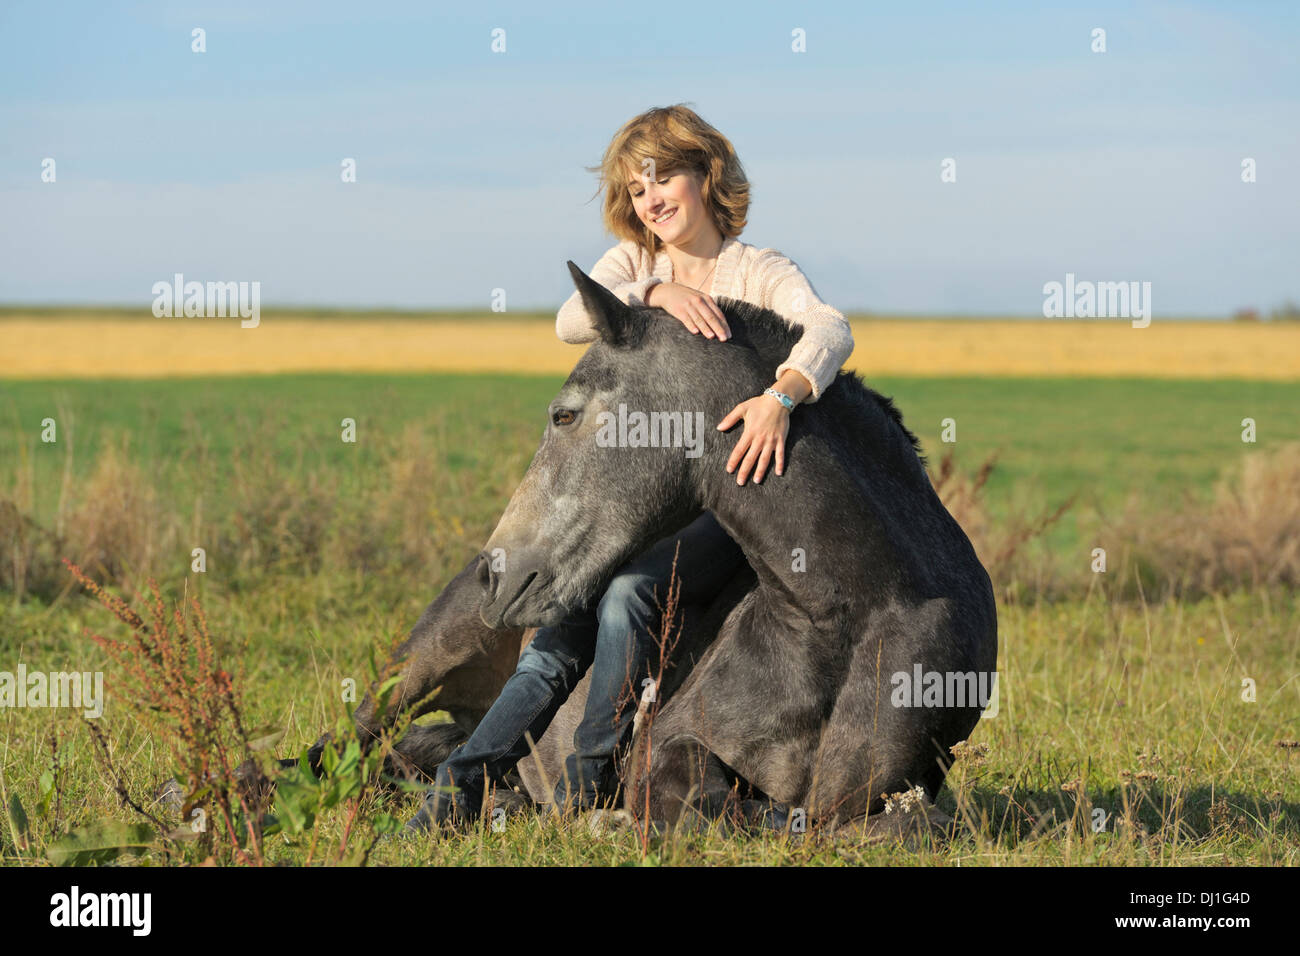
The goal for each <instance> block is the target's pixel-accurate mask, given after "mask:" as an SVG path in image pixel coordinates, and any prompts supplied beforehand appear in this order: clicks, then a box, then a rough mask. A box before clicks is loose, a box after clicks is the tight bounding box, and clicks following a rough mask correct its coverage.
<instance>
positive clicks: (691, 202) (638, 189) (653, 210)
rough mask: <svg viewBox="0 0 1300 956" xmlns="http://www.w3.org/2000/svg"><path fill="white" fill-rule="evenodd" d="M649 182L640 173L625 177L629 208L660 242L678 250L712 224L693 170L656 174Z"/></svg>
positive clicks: (697, 178)
mask: <svg viewBox="0 0 1300 956" xmlns="http://www.w3.org/2000/svg"><path fill="white" fill-rule="evenodd" d="M656 175H657V177H658V178H656V179H650V178H649V177H647V176H645V175H643V174H642V173H641V172H632V173H629V175H628V186H627V189H628V194H629V195H630V196H631V197H632V208H633V210H634V211H635V212H636V216H637V218H638V219H640V220H641V222H643V223H645V224H646V225H647V226H649V227H650V229H651V230H652V231H653V232H654V233H655V235H657V236H658V237H659V238H660V239H661V240H662V241H663V242H665V243H668V244H669V245H674V246H682V245H687V244H689V243H690V242H691V241H692V240H694V239H695V238H696V237H697V236H698V235H699V234H700V231H701V230H706V229H708V228H709V226H710V224H711V223H712V219H711V217H710V216H709V210H708V207H707V206H706V205H705V203H704V196H703V195H702V194H701V192H700V181H699V176H698V174H697V173H696V172H694V171H693V170H688V169H682V170H676V171H670V172H663V171H659V172H657V174H656Z"/></svg>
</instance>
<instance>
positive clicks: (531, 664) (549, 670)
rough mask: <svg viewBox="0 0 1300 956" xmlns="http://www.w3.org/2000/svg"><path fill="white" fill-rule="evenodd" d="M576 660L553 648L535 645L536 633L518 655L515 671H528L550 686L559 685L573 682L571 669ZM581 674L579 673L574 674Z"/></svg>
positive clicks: (575, 664) (575, 665)
mask: <svg viewBox="0 0 1300 956" xmlns="http://www.w3.org/2000/svg"><path fill="white" fill-rule="evenodd" d="M576 667H577V661H574V660H571V659H570V658H568V657H566V656H565V655H564V654H561V653H559V652H557V651H553V650H542V649H540V648H539V647H538V646H537V635H535V636H534V637H533V640H532V641H530V642H529V644H528V646H527V647H525V648H524V650H523V653H522V654H520V655H519V662H518V663H517V664H516V665H515V670H516V671H530V672H532V673H534V674H536V675H538V676H539V677H541V679H542V680H544V681H546V683H547V684H549V685H550V686H552V687H560V686H563V685H566V684H569V683H571V682H573V678H574V677H575V675H574V674H573V671H574V670H575V668H576ZM576 676H579V677H580V676H581V675H576Z"/></svg>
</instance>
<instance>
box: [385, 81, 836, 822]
mask: <svg viewBox="0 0 1300 956" xmlns="http://www.w3.org/2000/svg"><path fill="white" fill-rule="evenodd" d="M598 170H599V172H600V176H601V186H602V187H603V188H604V189H605V205H604V224H605V227H606V229H607V230H608V231H609V232H611V233H612V234H614V235H615V236H617V237H619V238H620V239H621V240H622V241H621V242H619V244H618V245H617V246H615V247H614V248H612V249H610V250H609V251H608V252H607V253H605V255H604V256H602V257H601V259H600V261H599V262H597V263H596V265H595V266H594V267H593V268H592V270H591V273H590V275H591V277H592V278H593V279H595V280H596V281H597V282H599V283H601V284H602V285H604V286H605V287H606V288H608V289H609V290H610V291H611V292H613V293H614V295H615V296H617V297H618V298H619V299H620V300H622V301H623V302H625V303H627V304H628V305H632V306H642V305H649V306H653V307H655V308H658V309H662V310H664V312H665V313H667V315H666V316H665V318H664V321H677V322H681V323H682V324H683V325H685V326H686V328H688V329H690V330H691V331H692V332H694V333H696V334H699V335H703V336H705V337H706V338H709V339H716V340H718V341H725V340H726V339H727V338H728V337H729V336H730V329H728V327H727V320H726V317H725V316H724V315H723V314H722V310H721V309H719V308H718V305H717V303H716V301H715V298H717V297H723V296H726V297H729V298H732V299H741V300H744V301H746V302H752V303H755V304H757V305H761V306H763V307H765V308H768V309H771V310H773V311H774V312H776V313H778V314H779V315H781V316H782V317H783V318H786V319H788V320H789V321H790V322H791V323H795V324H797V325H799V326H801V327H802V328H803V335H802V336H801V338H800V339H799V341H798V343H797V344H796V345H795V347H794V348H793V350H792V351H791V352H790V355H789V357H788V358H787V359H786V360H785V361H784V362H783V363H781V365H780V366H779V367H778V368H777V370H776V380H775V381H774V382H773V383H772V387H771V388H769V389H767V390H766V391H764V392H763V393H762V394H760V395H755V396H754V397H753V398H750V399H748V400H746V401H744V402H741V403H740V404H739V405H737V406H736V407H735V408H734V409H732V410H731V412H729V413H728V414H727V415H726V417H724V418H723V419H722V421H721V422H719V423H718V425H719V427H720V428H722V429H724V430H725V429H728V428H731V427H732V426H733V425H735V424H737V423H739V422H743V423H744V428H743V431H742V433H741V435H740V436H739V437H738V439H737V441H736V446H735V449H734V450H733V451H732V454H731V456H730V458H729V460H728V461H727V471H728V472H729V473H732V474H734V475H735V477H736V482H737V483H738V484H741V485H743V484H745V482H746V481H747V480H749V479H750V478H751V477H752V478H753V480H754V481H755V482H761V481H762V480H763V477H764V475H765V474H766V473H767V471H768V469H769V467H774V470H775V472H776V474H778V475H780V474H782V473H783V472H784V470H785V438H786V434H787V432H788V431H789V427H790V415H791V413H792V410H793V409H794V408H795V406H796V405H799V404H800V403H802V402H815V401H817V399H818V398H820V397H821V394H822V392H823V391H824V390H825V389H826V388H827V387H828V386H829V385H830V383H831V382H832V381H834V379H835V375H836V373H837V372H838V371H839V369H840V366H842V365H843V364H844V362H845V360H846V359H848V357H849V354H850V353H851V352H852V351H853V336H852V334H851V333H850V331H849V326H848V323H847V322H845V321H844V316H843V315H841V314H840V313H839V312H838V311H836V310H835V309H833V308H831V307H830V306H829V305H826V304H825V303H823V302H822V301H821V300H820V299H819V298H818V297H817V294H816V292H814V291H813V287H812V285H811V284H810V283H809V282H808V280H807V278H805V276H804V274H803V273H802V272H801V271H800V270H799V267H798V266H796V265H795V264H794V263H793V262H791V261H790V260H789V259H787V258H786V257H785V256H783V255H781V253H779V252H777V251H776V250H775V249H757V248H755V247H754V246H751V245H748V244H746V243H743V242H740V241H739V240H738V239H737V238H736V237H737V236H738V235H739V234H740V232H741V230H742V229H743V228H744V226H745V223H746V216H747V213H748V209H749V183H748V181H747V180H746V178H745V173H744V170H743V168H742V167H741V165H740V161H739V160H738V159H737V158H736V152H735V150H734V148H733V147H732V145H731V143H730V142H729V141H728V140H727V138H726V137H725V136H723V135H722V134H721V133H719V132H718V131H717V130H716V129H714V128H713V127H712V126H710V125H709V124H708V123H706V122H705V121H704V120H703V119H701V118H700V117H699V116H698V115H696V114H695V112H694V111H692V110H691V109H689V108H687V107H685V106H682V105H678V106H670V107H665V108H659V109H652V110H649V111H647V112H645V113H642V114H641V115H640V116H637V117H635V118H634V119H632V120H631V121H630V122H629V123H627V124H626V125H625V126H624V127H623V128H622V129H621V130H620V131H619V132H618V134H617V135H616V136H615V137H614V140H613V142H611V143H610V146H609V148H608V149H607V150H606V151H605V156H604V159H603V161H602V163H601V165H600V166H599V167H598ZM556 332H557V334H558V335H559V337H560V338H561V339H563V340H564V341H565V342H575V343H581V342H590V341H592V340H594V339H595V338H596V337H597V333H596V331H595V329H594V328H593V326H592V323H591V320H590V318H589V316H588V315H587V314H586V312H585V311H584V308H583V304H582V300H581V297H580V296H579V294H578V293H576V292H575V293H574V294H573V295H572V296H571V297H570V298H569V300H568V301H567V302H566V303H565V304H564V306H563V307H562V308H561V309H560V311H559V315H558V316H557V319H556ZM679 544H680V549H679V548H678V545H679ZM674 555H676V556H677V569H676V573H677V578H678V580H679V581H680V586H681V593H680V598H679V601H680V602H682V603H691V602H696V601H704V600H707V599H708V598H710V597H712V596H713V595H714V594H716V593H717V592H718V590H719V589H720V588H721V587H722V586H723V585H724V584H725V583H726V582H727V580H728V579H729V578H730V577H731V575H732V574H733V573H734V572H735V571H736V569H737V568H738V567H739V566H740V564H741V562H742V561H744V555H743V554H742V553H741V551H740V548H739V547H738V546H737V545H736V543H735V542H734V541H732V540H731V538H730V537H729V536H728V535H727V533H726V532H725V531H724V530H723V529H722V527H721V526H720V525H719V524H718V522H717V520H716V519H715V518H714V517H713V515H712V514H710V513H708V512H705V513H704V514H702V515H700V516H699V517H698V518H696V519H695V520H694V521H693V522H692V523H690V524H689V525H687V526H686V527H685V528H683V529H682V530H680V531H678V532H677V533H675V534H673V535H670V536H668V537H667V538H664V539H663V540H662V541H659V542H658V543H656V544H655V545H653V546H652V547H651V548H650V549H649V550H648V551H646V552H645V553H644V554H642V555H640V556H638V557H636V558H634V559H633V560H632V561H630V562H628V563H627V564H626V565H624V567H623V568H621V569H620V570H619V571H618V572H617V573H616V574H615V575H614V577H613V579H612V580H611V582H610V584H609V586H608V588H607V589H606V591H605V594H604V595H603V597H602V598H601V599H600V600H599V602H598V603H597V604H596V605H595V606H594V607H590V608H585V609H583V610H581V611H579V612H577V613H575V614H573V615H571V616H570V617H569V618H568V619H567V620H565V621H564V622H562V623H561V624H559V625H556V626H553V627H546V628H541V629H540V630H539V631H538V632H537V634H536V636H535V637H534V638H533V640H532V642H531V643H530V644H529V645H528V647H527V648H525V649H524V652H523V653H522V654H521V655H520V657H519V664H518V668H517V670H516V671H515V673H514V675H513V676H511V678H510V680H509V681H507V682H506V685H505V687H504V688H503V689H502V691H501V694H500V695H499V696H498V698H497V700H496V702H495V703H493V705H492V707H491V708H489V710H488V712H487V714H486V715H485V716H484V718H483V720H482V722H481V723H480V724H479V725H478V727H477V728H476V729H475V731H474V733H473V734H472V735H470V738H469V740H467V741H466V742H465V743H464V744H462V745H461V746H460V747H458V748H457V749H456V750H455V751H454V752H453V753H452V754H451V755H450V756H449V757H448V758H447V760H445V761H444V762H443V763H442V764H441V765H440V766H439V767H438V773H437V780H436V785H437V786H436V787H435V789H434V790H431V791H430V794H429V796H428V797H427V798H426V801H425V805H424V807H423V808H422V809H421V811H420V813H419V815H418V816H417V817H416V818H415V819H414V820H412V821H411V823H410V824H409V825H408V826H410V828H411V829H415V830H423V829H427V828H428V827H429V826H430V824H431V823H434V822H442V821H445V820H449V819H451V818H452V817H460V818H462V819H472V818H473V817H474V816H475V815H476V814H477V813H478V810H479V806H480V804H481V801H482V797H483V791H484V788H485V787H486V786H488V785H489V784H490V783H492V782H500V781H501V780H502V778H503V776H504V774H506V773H507V772H509V770H510V769H511V768H512V767H513V766H514V765H515V764H516V763H517V762H518V761H519V760H520V759H521V758H522V757H524V756H525V755H526V754H527V753H528V742H527V739H526V737H531V738H532V739H533V740H538V739H540V738H541V735H542V733H543V732H544V731H545V730H546V728H547V726H548V725H549V724H550V722H551V719H552V718H553V717H554V716H555V713H556V711H557V710H559V708H560V706H561V705H562V704H563V703H564V701H565V700H567V699H568V696H569V694H570V693H572V691H573V688H574V687H575V686H576V685H577V683H578V681H579V680H580V679H581V678H582V675H583V674H584V673H585V672H586V671H587V669H588V668H590V669H591V686H590V689H589V691H588V695H587V705H586V710H585V713H584V716H583V719H582V723H581V724H580V725H579V727H578V729H577V731H576V732H575V733H574V739H573V745H574V749H573V752H572V753H571V754H570V756H569V758H568V763H567V764H566V767H565V773H564V776H563V777H562V778H561V780H560V782H559V784H558V786H557V787H556V792H555V804H556V806H557V808H559V809H561V810H564V809H568V808H578V807H591V806H595V805H597V804H599V803H601V802H603V801H605V800H609V799H612V798H613V797H614V796H615V795H616V792H617V778H616V774H615V772H614V759H615V754H616V753H617V752H619V750H620V749H621V748H622V747H623V746H624V745H625V744H626V743H627V742H628V738H629V736H630V733H631V727H632V719H633V717H634V716H635V712H636V704H637V697H638V696H639V695H640V688H641V684H642V681H643V680H644V679H645V678H646V677H647V676H648V675H650V674H651V673H654V668H655V664H656V654H657V649H658V648H657V643H656V640H655V637H656V635H657V634H658V633H659V624H660V621H659V619H658V618H659V606H660V603H661V602H662V599H663V595H664V594H665V593H666V590H667V586H668V582H669V578H670V575H671V573H672V567H673V559H674Z"/></svg>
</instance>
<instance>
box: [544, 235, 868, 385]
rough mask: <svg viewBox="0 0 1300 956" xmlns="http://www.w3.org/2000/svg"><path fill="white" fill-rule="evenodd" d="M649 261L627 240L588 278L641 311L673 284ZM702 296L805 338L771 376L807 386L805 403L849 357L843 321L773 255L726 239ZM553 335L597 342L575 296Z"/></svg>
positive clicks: (666, 264) (662, 260)
mask: <svg viewBox="0 0 1300 956" xmlns="http://www.w3.org/2000/svg"><path fill="white" fill-rule="evenodd" d="M647 258H648V256H647V255H646V254H645V250H643V249H642V248H641V247H640V246H638V245H637V244H636V243H635V242H633V241H632V240H631V239H625V240H623V241H622V242H620V243H619V244H618V245H617V246H615V247H614V248H612V249H610V250H609V251H608V252H606V253H605V254H604V255H603V256H601V257H600V261H599V262H597V263H596V264H595V265H594V266H593V267H592V269H591V272H590V273H589V275H590V276H591V277H592V278H593V279H595V280H596V281H597V282H599V283H600V284H601V285H603V286H605V288H607V289H609V290H610V291H611V292H612V293H614V295H615V296H617V297H618V299H619V300H620V301H622V302H625V303H626V304H628V305H633V306H643V305H645V304H646V303H645V297H646V293H647V292H648V291H649V289H650V287H651V286H652V285H655V284H657V283H659V282H671V281H672V279H673V264H672V260H671V259H669V258H668V253H667V252H665V251H663V250H660V252H659V254H658V255H657V256H656V257H655V261H654V263H653V265H650V264H648V263H647V262H646V260H647ZM704 291H705V292H707V293H708V294H709V295H711V296H713V297H714V298H715V299H718V298H723V297H727V298H731V299H741V300H743V301H745V302H750V303H753V304H754V305H760V306H762V307H763V308H765V309H771V310H772V311H773V312H776V313H777V314H778V315H780V316H781V317H782V318H783V319H786V320H787V321H789V322H790V323H792V324H794V323H797V324H799V325H801V326H802V327H803V330H804V332H803V335H802V336H801V337H800V339H799V341H798V342H797V343H795V346H794V348H793V349H792V350H791V351H790V357H789V358H787V359H786V360H785V361H784V362H782V363H781V365H780V366H778V367H777V370H776V374H777V377H778V378H779V377H780V376H781V373H782V372H784V371H785V370H786V369H794V370H795V371H796V372H798V373H800V374H801V375H803V377H804V378H806V379H808V381H809V382H810V383H812V395H810V396H809V397H808V399H807V400H806V401H809V402H815V401H817V399H819V398H821V395H822V392H823V391H825V390H826V388H827V386H829V385H830V384H831V382H833V381H835V374H836V373H837V372H838V371H839V370H840V367H841V366H842V365H843V364H844V363H845V362H846V361H847V360H848V357H849V355H850V354H851V353H852V352H853V333H852V332H851V331H850V330H849V324H848V322H846V321H844V316H843V315H842V314H841V313H839V312H838V311H836V310H835V309H833V308H831V307H830V306H829V305H827V304H826V303H824V302H822V300H821V299H820V298H818V296H817V293H816V292H815V291H813V287H812V284H811V283H810V282H809V281H808V279H807V277H805V276H804V274H803V272H801V271H800V269H799V267H798V266H797V265H795V264H794V263H793V262H791V261H790V260H789V259H787V258H786V257H785V256H783V255H781V253H779V252H777V251H776V250H775V249H758V248H756V247H755V246H751V245H749V244H748V243H744V242H741V241H740V240H739V239H724V240H723V242H722V250H721V252H720V253H719V254H718V264H717V267H716V268H715V269H714V270H713V282H712V285H711V286H710V287H709V288H707V289H705V290H704ZM673 321H676V320H675V319H674V320H673ZM555 332H556V334H557V335H558V336H559V337H560V338H561V339H562V340H563V341H565V342H572V343H582V342H591V341H593V340H595V338H596V337H597V333H596V329H595V326H593V325H592V322H591V318H590V317H589V316H588V315H587V312H586V309H585V308H584V307H583V304H582V296H581V295H580V294H579V293H578V292H576V291H575V292H574V293H573V295H571V296H569V300H568V301H567V302H565V303H564V305H563V306H561V307H560V311H559V314H558V315H557V316H556V319H555Z"/></svg>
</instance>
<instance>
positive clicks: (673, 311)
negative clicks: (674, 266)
mask: <svg viewBox="0 0 1300 956" xmlns="http://www.w3.org/2000/svg"><path fill="white" fill-rule="evenodd" d="M645 304H646V305H653V306H654V307H655V308H656V309H663V310H664V311H665V312H667V313H668V314H669V315H671V316H672V317H673V318H674V319H676V320H677V321H678V322H680V323H681V324H682V325H684V326H686V327H687V328H688V329H690V330H691V331H692V332H695V333H703V334H704V337H705V338H709V339H712V338H716V339H717V340H718V341H719V342H725V341H727V339H729V338H731V329H730V328H729V327H728V325H727V317H726V316H725V315H723V314H722V310H721V309H720V308H718V303H716V302H714V301H713V297H712V296H709V295H705V294H704V293H703V292H701V291H699V290H698V289H692V288H691V287H690V286H688V285H681V284H679V283H676V282H658V283H655V284H654V285H652V286H651V287H650V288H649V290H648V291H647V292H646V300H645Z"/></svg>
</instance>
